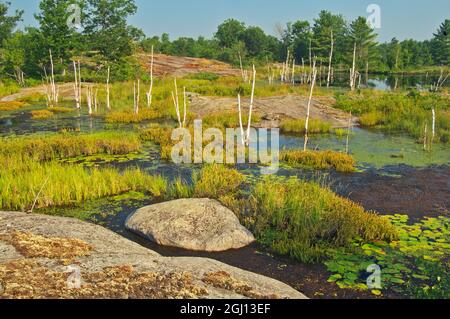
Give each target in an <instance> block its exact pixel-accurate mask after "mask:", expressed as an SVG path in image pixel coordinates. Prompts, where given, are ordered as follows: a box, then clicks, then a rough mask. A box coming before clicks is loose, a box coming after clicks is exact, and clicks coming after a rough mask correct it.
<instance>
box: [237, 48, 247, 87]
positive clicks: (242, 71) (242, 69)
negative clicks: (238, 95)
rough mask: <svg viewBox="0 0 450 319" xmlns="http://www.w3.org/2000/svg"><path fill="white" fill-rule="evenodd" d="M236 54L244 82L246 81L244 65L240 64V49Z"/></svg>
mask: <svg viewBox="0 0 450 319" xmlns="http://www.w3.org/2000/svg"><path fill="white" fill-rule="evenodd" d="M238 55H239V66H240V68H241V76H242V80H243V81H244V82H246V79H245V75H244V66H243V64H242V56H241V51H239V52H238Z"/></svg>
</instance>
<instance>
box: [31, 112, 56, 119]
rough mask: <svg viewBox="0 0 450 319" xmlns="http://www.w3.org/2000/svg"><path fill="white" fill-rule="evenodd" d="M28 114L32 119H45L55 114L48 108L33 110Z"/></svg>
mask: <svg viewBox="0 0 450 319" xmlns="http://www.w3.org/2000/svg"><path fill="white" fill-rule="evenodd" d="M30 114H31V118H32V119H34V120H45V119H49V118H52V117H53V116H55V114H54V113H53V112H50V111H49V110H33V111H31V112H30Z"/></svg>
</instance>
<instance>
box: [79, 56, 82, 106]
mask: <svg viewBox="0 0 450 319" xmlns="http://www.w3.org/2000/svg"><path fill="white" fill-rule="evenodd" d="M78 98H79V99H80V108H81V104H82V101H83V88H82V82H81V63H80V61H78Z"/></svg>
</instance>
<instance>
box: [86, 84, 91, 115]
mask: <svg viewBox="0 0 450 319" xmlns="http://www.w3.org/2000/svg"><path fill="white" fill-rule="evenodd" d="M86 97H87V105H88V113H89V115H92V85H88V86H87V96H86Z"/></svg>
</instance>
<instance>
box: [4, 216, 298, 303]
mask: <svg viewBox="0 0 450 319" xmlns="http://www.w3.org/2000/svg"><path fill="white" fill-rule="evenodd" d="M68 267H69V268H68ZM74 275H78V277H77V276H74ZM77 278H79V282H78V285H77ZM0 284H1V286H2V289H1V291H0V298H296V299H297V298H305V297H304V296H303V295H302V294H301V293H299V292H297V291H296V290H294V289H292V288H291V287H289V286H287V285H285V284H283V283H281V282H278V281H276V280H273V279H270V278H267V277H264V276H260V275H257V274H254V273H250V272H247V271H244V270H241V269H238V268H234V267H231V266H228V265H226V264H223V263H220V262H218V261H214V260H210V259H204V258H192V257H184V258H165V257H162V256H160V255H159V254H157V253H156V252H153V251H151V250H149V249H147V248H144V247H142V246H140V245H138V244H136V243H134V242H131V241H129V240H127V239H125V238H123V237H121V236H119V235H117V234H115V233H113V232H111V231H109V230H107V229H104V228H102V227H100V226H97V225H93V224H90V223H86V222H82V221H79V220H76V219H70V218H62V217H53V216H44V215H35V214H25V213H16V212H0ZM70 285H72V286H70Z"/></svg>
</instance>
